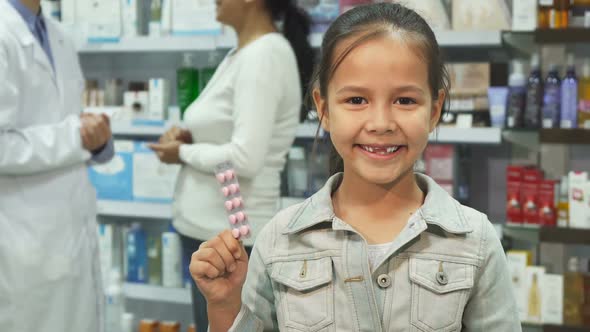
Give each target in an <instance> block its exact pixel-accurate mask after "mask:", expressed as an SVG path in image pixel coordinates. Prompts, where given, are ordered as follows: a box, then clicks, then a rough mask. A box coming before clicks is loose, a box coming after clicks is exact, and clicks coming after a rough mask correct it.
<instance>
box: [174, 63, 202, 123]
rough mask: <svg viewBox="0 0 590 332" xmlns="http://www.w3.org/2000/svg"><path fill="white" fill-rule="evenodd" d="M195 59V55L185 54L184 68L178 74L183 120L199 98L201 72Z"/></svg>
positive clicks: (179, 103)
mask: <svg viewBox="0 0 590 332" xmlns="http://www.w3.org/2000/svg"><path fill="white" fill-rule="evenodd" d="M193 59H194V58H193V54H191V53H185V54H183V56H182V67H181V68H179V69H178V71H177V72H176V79H177V90H178V106H179V107H180V114H181V117H182V118H183V119H184V112H185V111H186V109H187V108H188V107H189V106H190V104H191V103H192V102H193V101H194V100H195V99H197V97H198V96H199V71H198V70H197V69H196V68H195V66H194V61H193Z"/></svg>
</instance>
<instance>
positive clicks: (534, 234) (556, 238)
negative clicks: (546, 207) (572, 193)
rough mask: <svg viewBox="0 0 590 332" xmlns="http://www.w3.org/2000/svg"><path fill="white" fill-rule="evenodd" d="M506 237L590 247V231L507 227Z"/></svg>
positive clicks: (533, 241)
mask: <svg viewBox="0 0 590 332" xmlns="http://www.w3.org/2000/svg"><path fill="white" fill-rule="evenodd" d="M504 235H505V236H507V237H511V238H515V239H519V240H523V241H527V242H531V243H539V242H547V243H563V244H582V245H590V229H580V228H562V227H526V226H517V225H506V226H505V227H504Z"/></svg>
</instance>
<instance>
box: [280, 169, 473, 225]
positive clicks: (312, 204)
mask: <svg viewBox="0 0 590 332" xmlns="http://www.w3.org/2000/svg"><path fill="white" fill-rule="evenodd" d="M415 176H416V181H417V182H418V185H419V186H420V188H421V189H422V190H423V191H424V192H425V193H426V198H425V200H424V204H423V205H422V207H421V208H420V211H421V217H422V218H423V219H424V221H425V222H426V223H427V224H428V225H436V226H438V227H440V228H442V229H443V230H444V231H446V232H448V233H452V234H466V233H471V232H472V231H473V228H472V227H471V226H470V225H469V223H468V221H467V219H466V218H465V216H464V215H463V211H462V209H461V205H460V204H459V203H458V202H457V201H456V200H454V199H453V198H452V197H451V196H450V195H449V194H448V193H447V192H446V191H445V190H444V189H443V188H442V187H441V186H439V185H438V184H437V183H436V182H435V181H434V180H433V179H431V178H430V177H428V176H426V175H423V174H419V173H416V174H415ZM341 181H342V173H338V174H335V175H333V176H332V177H330V179H329V180H328V181H327V182H326V184H325V185H324V187H323V188H322V189H320V190H319V191H318V192H317V193H315V194H314V195H313V196H311V197H310V198H308V199H307V200H306V201H305V202H304V203H303V204H302V205H301V207H300V208H299V210H298V211H297V212H296V213H295V215H294V217H293V218H292V219H291V222H290V223H289V224H288V225H287V227H286V228H285V230H284V231H283V234H293V233H297V232H300V231H302V230H305V229H308V228H311V227H312V226H315V225H317V224H320V223H323V222H331V223H332V227H333V228H340V229H341V228H342V227H341V226H339V225H336V222H337V221H338V219H337V218H335V215H334V208H333V205H332V193H333V192H334V191H335V190H336V189H337V188H338V186H339V185H340V182H341Z"/></svg>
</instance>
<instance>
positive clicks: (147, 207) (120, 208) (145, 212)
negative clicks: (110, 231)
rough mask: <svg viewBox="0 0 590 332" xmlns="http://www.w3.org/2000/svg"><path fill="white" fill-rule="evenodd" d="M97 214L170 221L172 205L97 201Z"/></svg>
mask: <svg viewBox="0 0 590 332" xmlns="http://www.w3.org/2000/svg"><path fill="white" fill-rule="evenodd" d="M97 213H98V215H99V216H103V217H126V218H146V219H172V205H170V204H165V203H144V202H127V201H106V200H99V201H98V202H97Z"/></svg>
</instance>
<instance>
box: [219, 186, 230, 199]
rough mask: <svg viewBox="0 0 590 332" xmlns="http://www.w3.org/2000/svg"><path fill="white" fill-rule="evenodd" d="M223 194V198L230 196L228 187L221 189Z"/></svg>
mask: <svg viewBox="0 0 590 332" xmlns="http://www.w3.org/2000/svg"><path fill="white" fill-rule="evenodd" d="M221 192H222V193H223V196H225V197H227V196H229V188H228V187H223V188H221Z"/></svg>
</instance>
